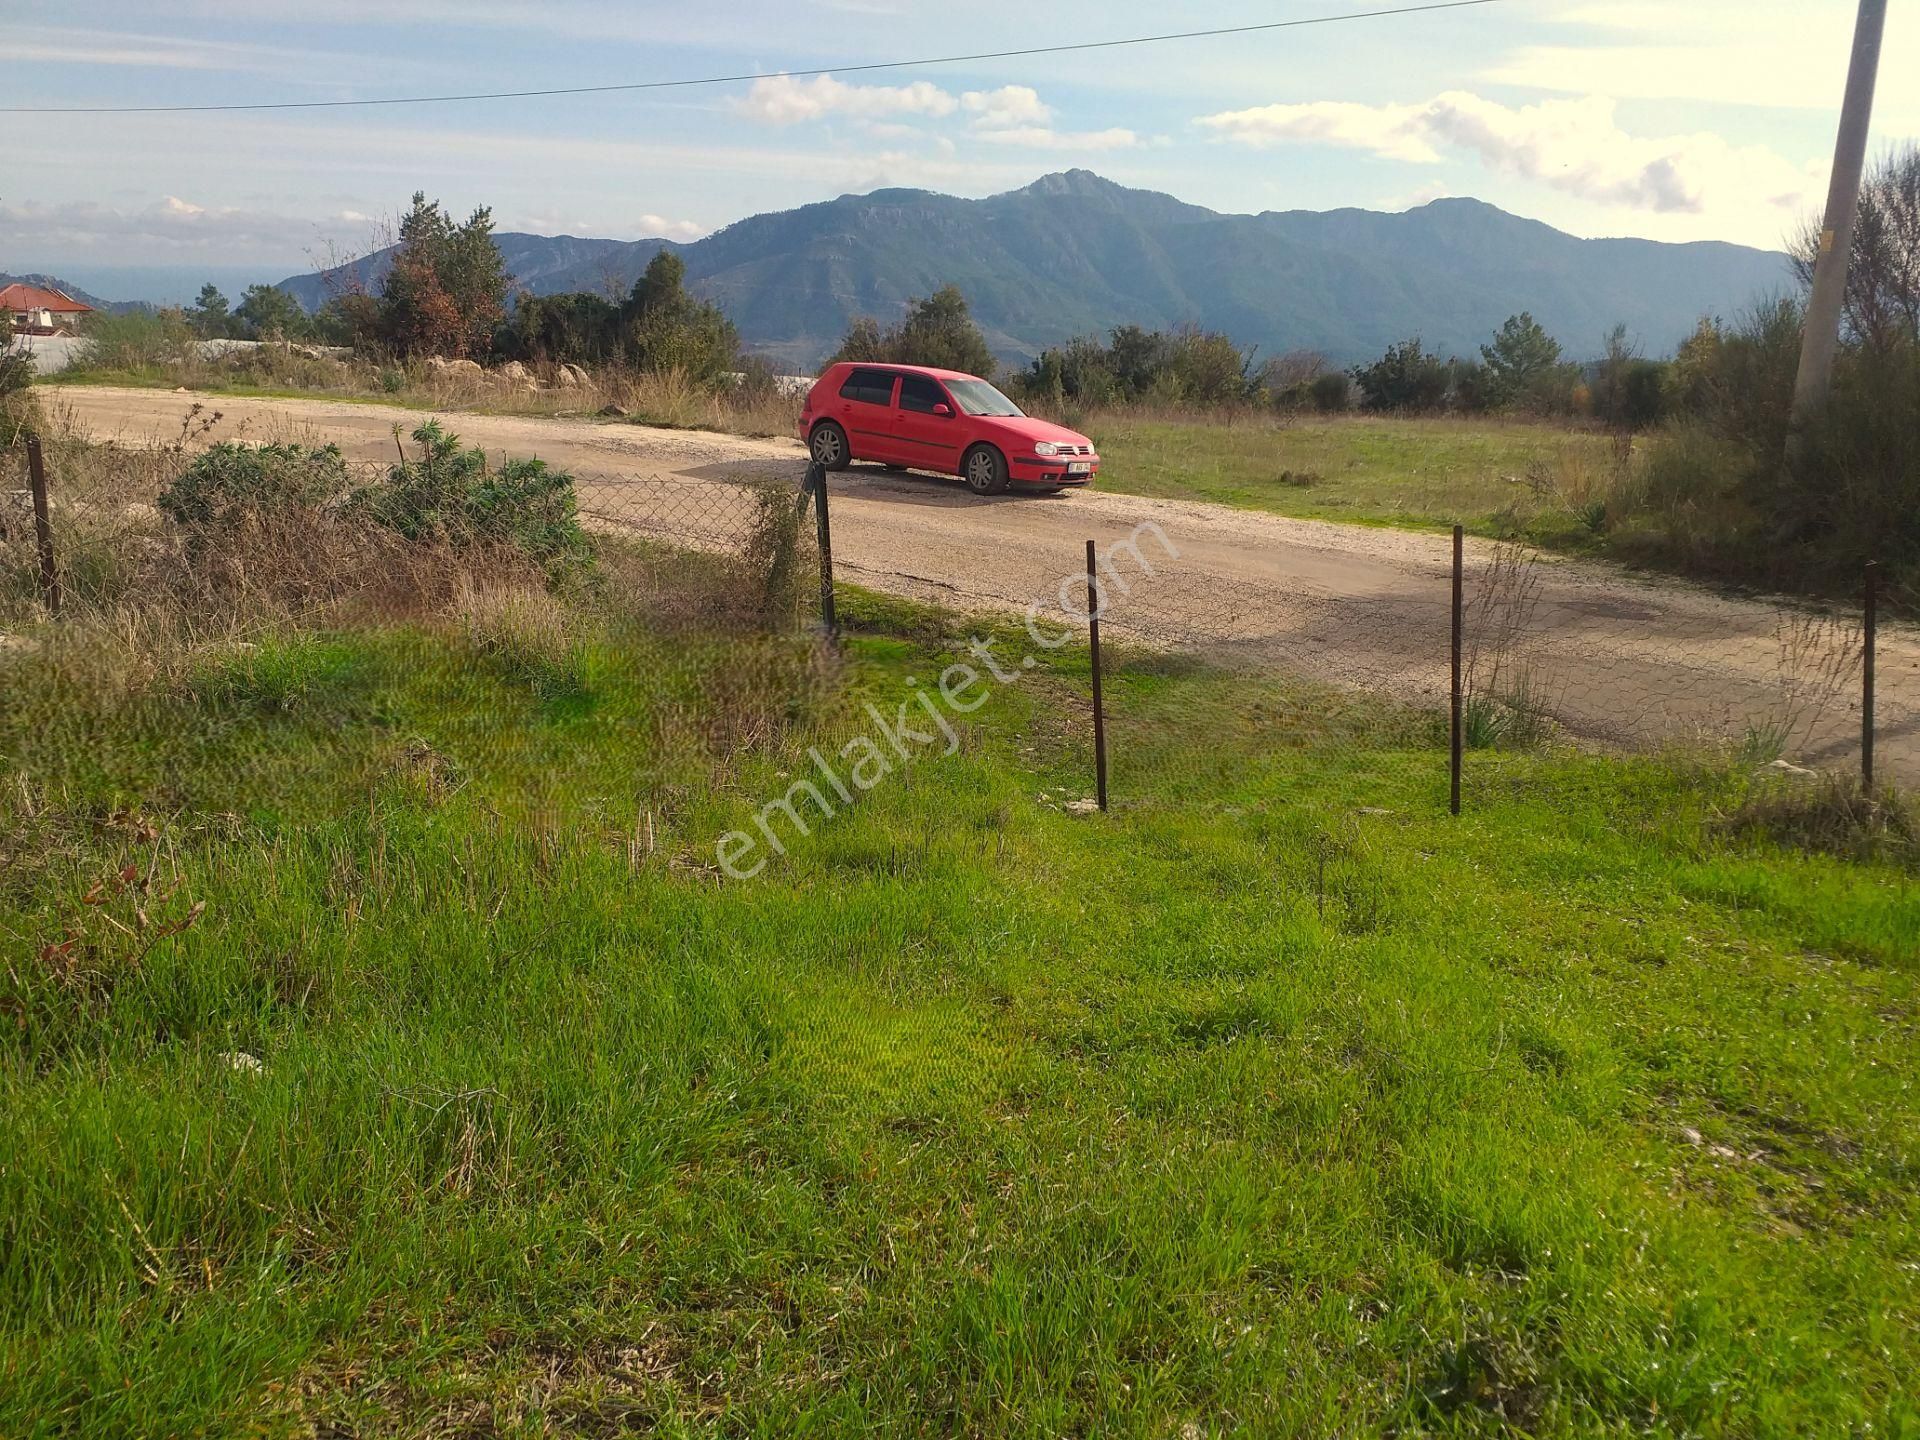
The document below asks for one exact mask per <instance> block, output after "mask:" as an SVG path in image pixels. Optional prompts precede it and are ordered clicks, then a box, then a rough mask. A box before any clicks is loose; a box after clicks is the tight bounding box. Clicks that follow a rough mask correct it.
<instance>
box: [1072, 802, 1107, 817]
mask: <svg viewBox="0 0 1920 1440" xmlns="http://www.w3.org/2000/svg"><path fill="white" fill-rule="evenodd" d="M1066 811H1067V814H1069V815H1098V814H1099V813H1100V802H1099V801H1098V800H1069V801H1068V802H1067V804H1066Z"/></svg>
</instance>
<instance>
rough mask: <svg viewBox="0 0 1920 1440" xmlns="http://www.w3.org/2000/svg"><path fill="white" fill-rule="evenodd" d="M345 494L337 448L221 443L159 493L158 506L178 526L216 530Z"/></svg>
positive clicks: (344, 470)
mask: <svg viewBox="0 0 1920 1440" xmlns="http://www.w3.org/2000/svg"><path fill="white" fill-rule="evenodd" d="M346 490H347V464H346V461H345V460H344V459H343V458H342V457H341V454H340V450H339V447H338V446H335V445H328V446H326V447H325V448H324V449H319V450H309V449H306V448H304V447H303V446H299V445H239V444H235V443H233V442H232V441H223V442H222V443H220V444H218V445H215V446H213V447H212V448H210V449H208V450H207V451H206V452H205V453H204V454H201V455H199V456H198V457H196V458H195V460H194V462H193V463H192V464H191V465H189V466H188V467H187V468H186V469H185V470H184V471H182V472H181V474H180V475H179V476H178V477H177V478H176V479H175V480H174V481H173V482H172V483H171V484H170V485H168V486H167V488H166V490H164V491H163V492H162V493H161V495H160V499H159V505H160V510H161V512H162V513H163V514H164V515H166V516H167V518H168V519H170V520H172V521H174V522H175V523H176V524H178V525H183V526H186V527H188V528H190V529H193V530H200V531H205V530H221V529H231V528H232V527H233V526H235V525H237V524H239V523H240V522H241V521H242V520H244V519H245V518H246V517H248V516H249V515H262V514H284V513H287V512H291V511H298V510H314V509H319V508H321V507H323V506H326V505H329V504H331V503H333V502H334V501H336V500H338V499H339V498H340V497H341V496H342V495H344V494H345V493H346Z"/></svg>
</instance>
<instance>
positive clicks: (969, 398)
mask: <svg viewBox="0 0 1920 1440" xmlns="http://www.w3.org/2000/svg"><path fill="white" fill-rule="evenodd" d="M947 391H948V393H949V394H951V395H952V396H953V399H954V403H955V404H957V405H958V406H959V407H960V408H961V409H962V410H964V411H966V412H967V414H969V415H1021V414H1024V413H1026V412H1024V411H1023V410H1021V408H1020V407H1019V406H1018V405H1016V404H1014V403H1013V401H1011V400H1009V399H1008V398H1007V397H1006V396H1004V395H1002V394H1001V393H1000V392H999V391H998V390H996V389H994V388H993V386H991V385H989V384H988V383H987V382H986V381H984V380H949V381H948V382H947Z"/></svg>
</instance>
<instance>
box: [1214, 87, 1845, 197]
mask: <svg viewBox="0 0 1920 1440" xmlns="http://www.w3.org/2000/svg"><path fill="white" fill-rule="evenodd" d="M1199 123H1200V124H1201V125H1202V126H1204V127H1205V128H1207V129H1209V130H1211V131H1213V132H1214V133H1215V134H1216V135H1218V136H1220V137H1222V138H1223V139H1227V140H1232V141H1237V142H1239V143H1241V144H1245V145H1253V146H1260V147H1271V146H1277V145H1295V144H1319V145H1333V146H1337V147H1340V148H1343V149H1351V150H1363V151H1366V152H1368V153H1369V154H1373V155H1378V156H1381V157H1383V158H1386V159H1393V160H1402V161H1409V162H1413V163H1417V164H1429V165H1431V164H1438V163H1440V162H1441V161H1442V160H1443V159H1444V158H1445V157H1446V155H1447V154H1448V153H1449V152H1454V153H1457V152H1466V153H1468V154H1471V155H1474V156H1477V157H1478V158H1479V159H1480V160H1482V161H1483V162H1484V163H1486V164H1487V165H1489V166H1491V167H1492V168H1494V169H1495V170H1498V171H1502V172H1504V173H1507V174H1510V175H1518V176H1520V177H1522V178H1524V179H1528V180H1533V181H1537V182H1539V183H1542V184H1545V185H1549V186H1552V187H1553V188H1554V189H1557V190H1562V191H1565V192H1566V193H1568V194H1571V195H1575V196H1578V197H1579V198H1581V199H1583V200H1588V201H1592V202H1594V203H1597V204H1602V205H1613V206H1624V207H1627V208H1630V209H1635V210H1649V211H1653V212H1656V213H1660V214H1684V215H1699V214H1703V213H1705V212H1706V211H1707V210H1708V209H1709V208H1710V207H1721V206H1735V205H1737V206H1740V207H1742V208H1744V209H1747V210H1749V211H1751V210H1752V209H1754V208H1756V207H1767V208H1772V209H1775V210H1778V211H1780V212H1781V215H1782V218H1783V219H1784V218H1785V217H1786V216H1787V215H1788V214H1789V213H1791V212H1795V211H1797V210H1799V209H1800V208H1802V207H1804V206H1806V205H1807V204H1809V203H1810V202H1811V200H1812V199H1814V198H1816V196H1817V189H1818V183H1819V175H1818V172H1817V171H1816V170H1814V169H1810V168H1802V167H1800V166H1796V165H1795V164H1793V163H1792V162H1791V161H1789V160H1788V159H1786V158H1785V157H1784V156H1782V155H1780V154H1778V153H1777V152H1775V151H1773V150H1770V149H1768V148H1766V147H1765V146H1760V145H1749V146H1735V145H1733V144H1730V143H1729V142H1728V141H1727V140H1726V139H1725V138H1724V137H1722V136H1720V135H1717V134H1714V133H1712V132H1710V131H1701V132H1696V133H1693V134H1687V135H1667V136H1638V135H1630V134H1628V133H1627V132H1626V131H1625V130H1623V129H1621V128H1620V125H1619V123H1618V121H1617V119H1616V118H1615V104H1614V102H1613V101H1612V100H1611V99H1608V98H1605V97H1602V96H1589V97H1587V98H1584V99H1579V100H1547V101H1542V102H1541V103H1540V104H1537V105H1525V106H1508V105H1502V104H1499V103H1498V102H1496V101H1492V100H1486V99H1483V98H1481V97H1480V96H1477V95H1473V94H1469V93H1467V92H1465V91H1459V90H1456V91H1449V92H1448V93H1447V94H1444V95H1440V96H1438V97H1436V98H1435V99H1433V100H1430V101H1428V102H1426V103H1425V104H1423V105H1391V104H1389V105H1354V104H1349V103H1343V102H1332V101H1328V102H1321V103H1314V104H1304V105H1267V106H1263V107H1260V108H1258V109H1253V110H1238V111H1228V112H1226V113H1223V114H1219V115H1210V116H1206V117H1204V118H1203V119H1201V120H1200V121H1199Z"/></svg>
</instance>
